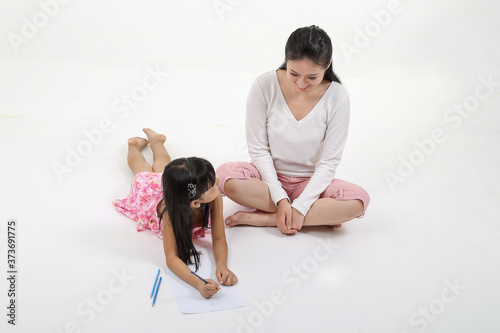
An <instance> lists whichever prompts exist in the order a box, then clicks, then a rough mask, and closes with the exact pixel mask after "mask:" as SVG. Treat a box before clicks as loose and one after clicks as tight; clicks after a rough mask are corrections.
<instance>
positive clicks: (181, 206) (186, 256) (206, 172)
mask: <svg viewBox="0 0 500 333" xmlns="http://www.w3.org/2000/svg"><path fill="white" fill-rule="evenodd" d="M214 184H215V170H214V167H213V166H212V164H211V163H210V162H209V161H207V160H205V159H203V158H199V157H188V158H178V159H176V160H173V161H172V162H170V163H169V164H167V166H166V167H165V169H164V171H163V175H162V187H163V199H162V200H161V201H160V203H158V206H157V209H158V217H159V219H160V227H161V221H162V218H163V216H164V214H165V212H168V217H169V219H170V223H171V224H172V229H173V230H174V235H175V242H176V245H177V253H178V255H179V258H180V259H181V260H182V261H183V262H184V263H185V264H187V265H189V264H194V265H195V266H196V271H198V268H199V264H200V252H198V251H196V248H195V247H194V245H193V239H192V233H193V223H192V218H193V214H194V212H193V209H192V208H191V206H190V203H191V201H193V200H196V199H199V198H200V197H201V196H202V195H203V193H205V192H206V191H208V190H209V189H210V188H212V187H213V186H214ZM162 202H164V204H162ZM200 208H201V212H202V217H203V223H202V226H201V227H202V228H203V229H205V228H207V227H208V220H209V215H210V207H209V204H208V203H203V204H201V206H200ZM160 209H161V211H160Z"/></svg>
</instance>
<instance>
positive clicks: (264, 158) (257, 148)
mask: <svg viewBox="0 0 500 333" xmlns="http://www.w3.org/2000/svg"><path fill="white" fill-rule="evenodd" d="M267 102H269V101H266V99H265V98H264V96H263V93H262V91H261V88H260V86H259V82H258V81H257V80H256V81H255V82H254V83H253V85H252V88H251V89H250V92H249V94H248V98H247V105H246V119H245V126H246V138H247V145H248V153H249V155H250V157H251V158H252V162H253V163H254V165H255V166H256V167H257V169H258V170H259V173H260V176H261V179H262V181H263V182H264V183H266V184H267V186H268V187H269V193H270V194H271V199H272V200H273V202H274V204H276V205H278V202H279V201H280V200H282V199H287V200H288V201H289V200H290V199H289V198H288V195H287V194H286V192H285V190H284V189H283V188H282V187H281V183H280V182H279V180H278V175H277V173H276V169H275V167H274V162H273V158H272V156H271V150H270V148H269V141H268V133H267Z"/></svg>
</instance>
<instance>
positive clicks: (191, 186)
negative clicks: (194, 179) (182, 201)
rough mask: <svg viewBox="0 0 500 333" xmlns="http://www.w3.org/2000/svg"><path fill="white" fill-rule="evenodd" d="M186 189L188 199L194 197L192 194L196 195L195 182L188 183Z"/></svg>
mask: <svg viewBox="0 0 500 333" xmlns="http://www.w3.org/2000/svg"><path fill="white" fill-rule="evenodd" d="M188 191H189V199H191V198H194V196H195V195H196V184H192V183H189V184H188Z"/></svg>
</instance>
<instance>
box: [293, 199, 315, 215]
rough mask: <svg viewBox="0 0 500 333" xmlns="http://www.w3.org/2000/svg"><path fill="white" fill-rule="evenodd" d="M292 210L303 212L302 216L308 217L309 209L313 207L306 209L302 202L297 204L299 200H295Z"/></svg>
mask: <svg viewBox="0 0 500 333" xmlns="http://www.w3.org/2000/svg"><path fill="white" fill-rule="evenodd" d="M292 208H295V209H296V210H298V211H299V212H301V213H302V215H304V216H306V214H307V212H308V211H309V209H310V208H311V207H306V206H304V205H302V204H301V203H300V202H297V200H295V201H294V202H293V203H292Z"/></svg>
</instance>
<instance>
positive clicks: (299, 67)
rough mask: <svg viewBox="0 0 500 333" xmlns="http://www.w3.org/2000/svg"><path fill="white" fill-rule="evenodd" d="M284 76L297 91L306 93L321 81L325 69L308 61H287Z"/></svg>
mask: <svg viewBox="0 0 500 333" xmlns="http://www.w3.org/2000/svg"><path fill="white" fill-rule="evenodd" d="M286 68H287V69H286V75H287V77H288V79H289V80H290V81H291V82H292V83H293V84H294V85H295V87H296V88H297V91H299V92H306V91H309V90H311V89H312V88H314V87H315V86H317V85H318V84H320V83H321V82H322V81H323V76H324V75H325V68H323V67H322V66H318V65H316V64H315V63H314V62H312V61H311V60H309V59H306V58H304V59H300V60H288V61H287V63H286Z"/></svg>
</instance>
